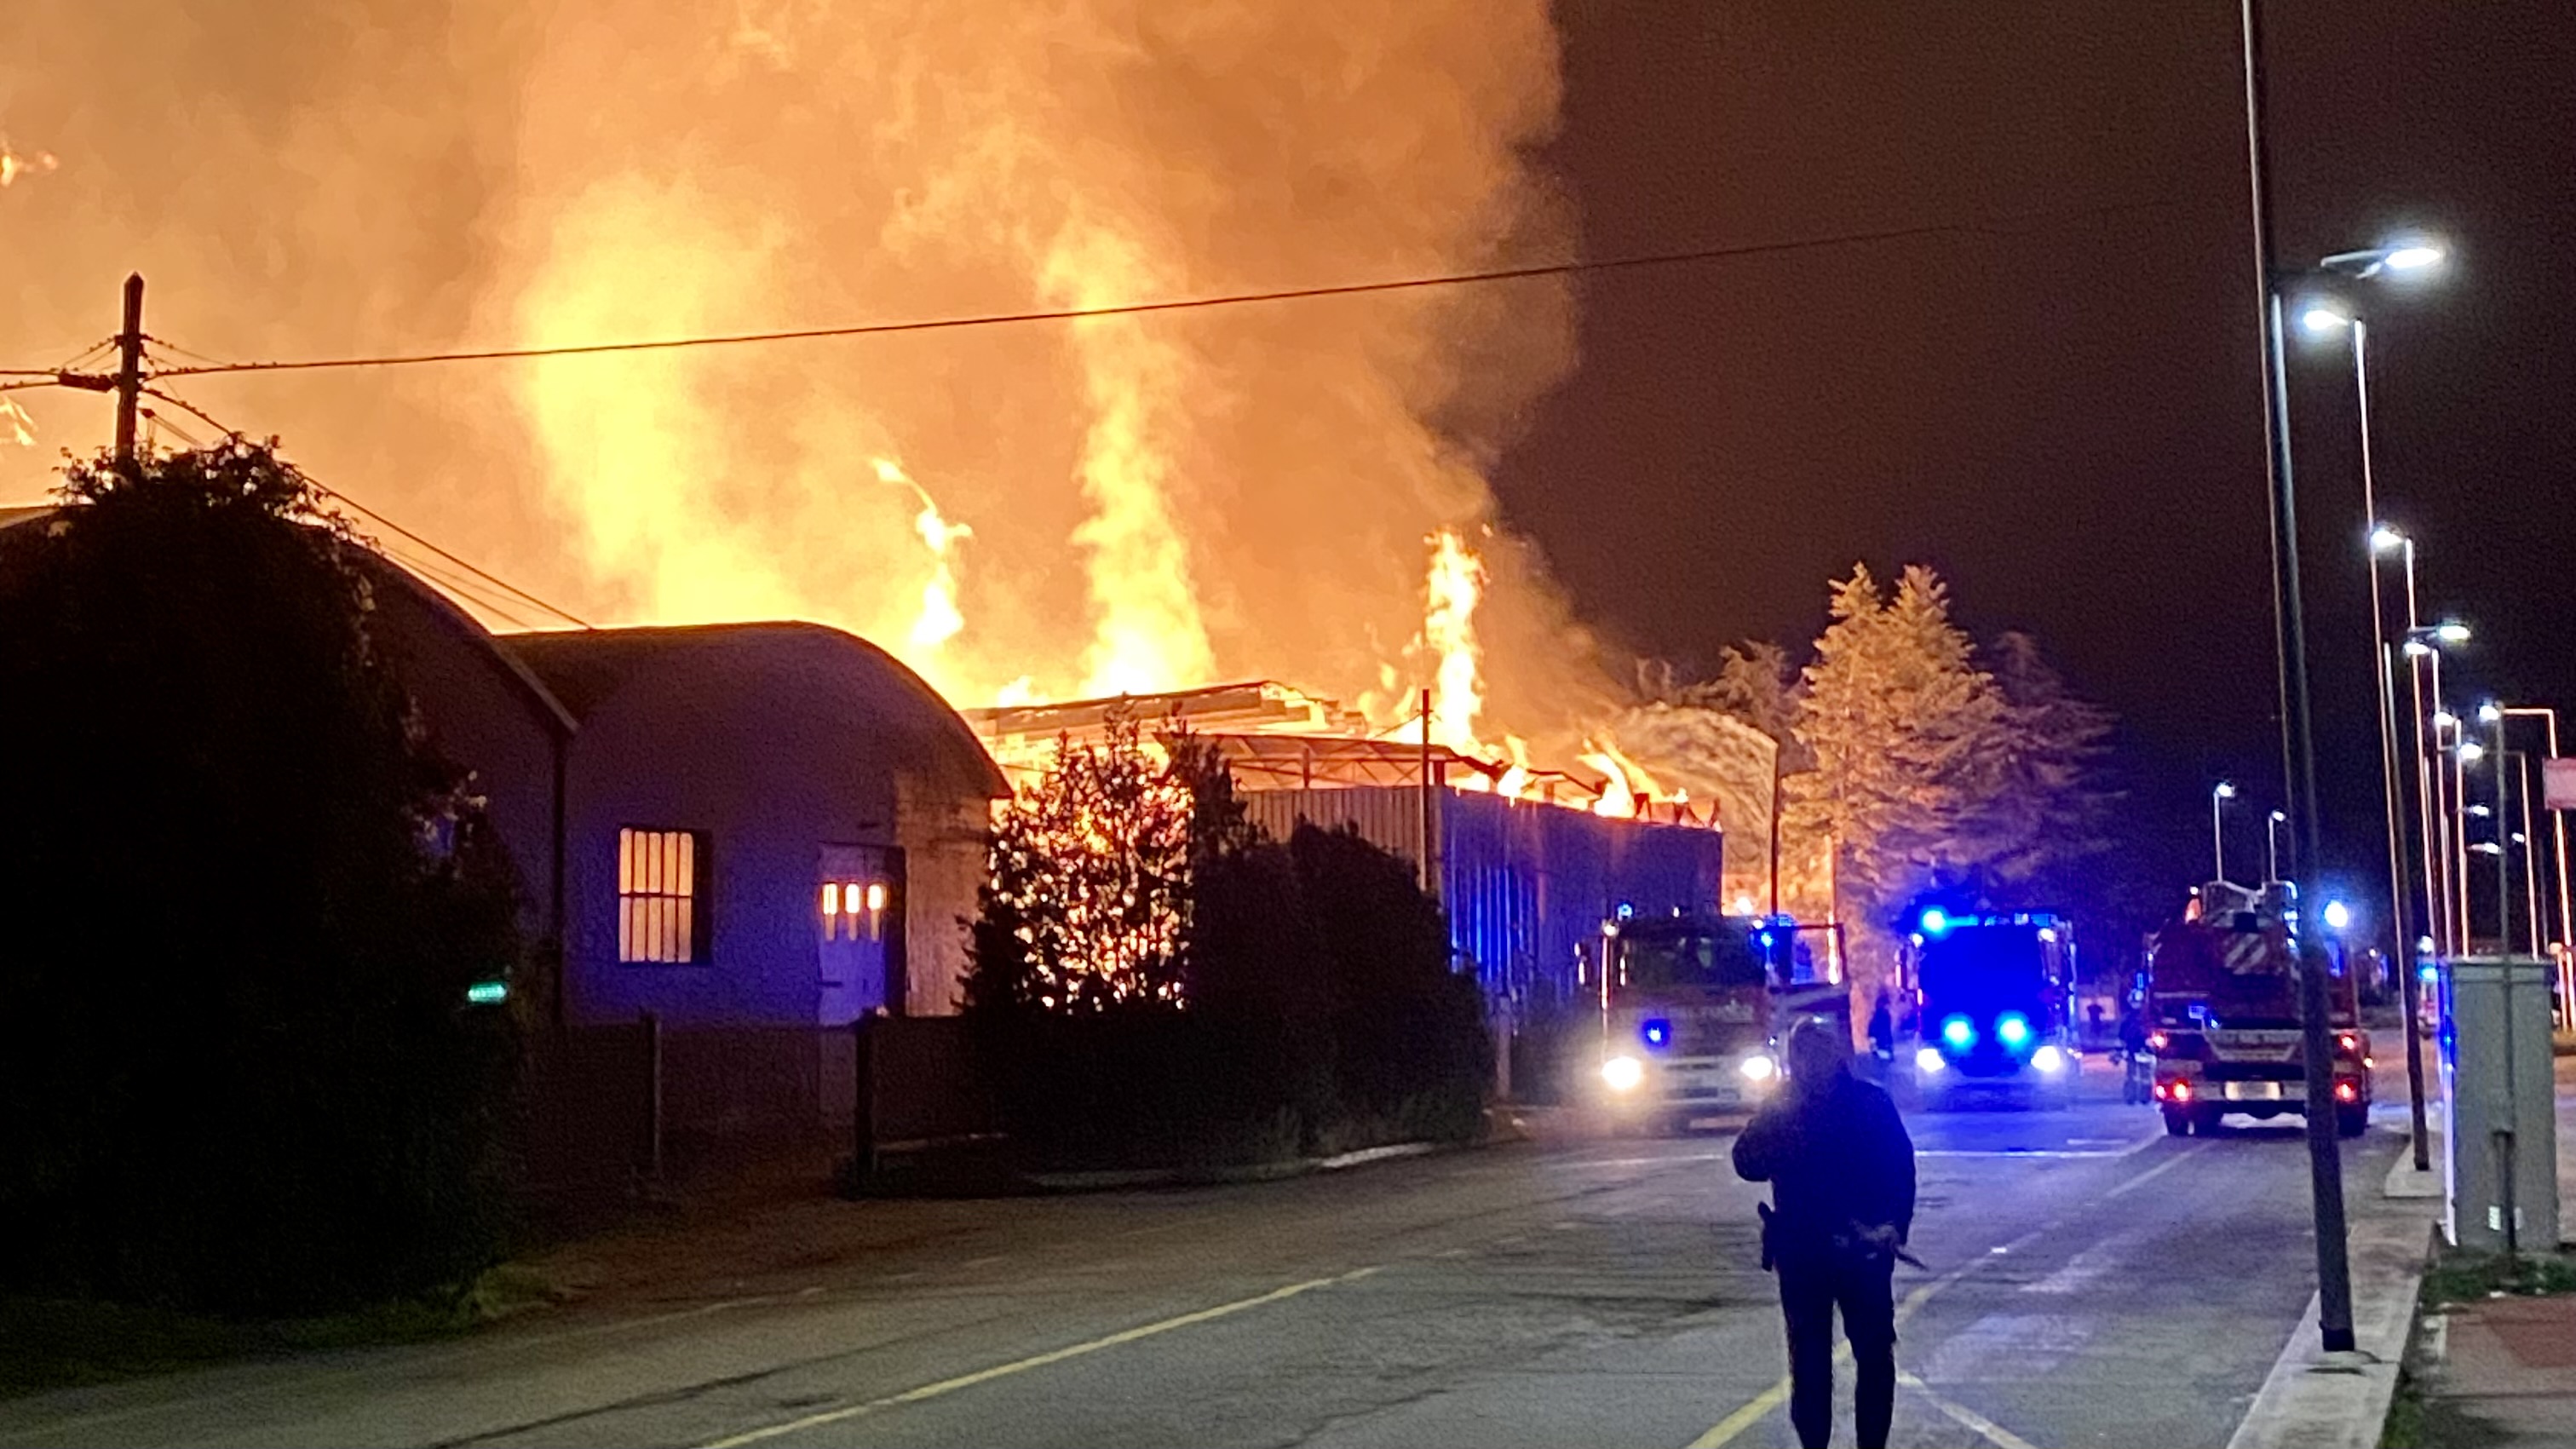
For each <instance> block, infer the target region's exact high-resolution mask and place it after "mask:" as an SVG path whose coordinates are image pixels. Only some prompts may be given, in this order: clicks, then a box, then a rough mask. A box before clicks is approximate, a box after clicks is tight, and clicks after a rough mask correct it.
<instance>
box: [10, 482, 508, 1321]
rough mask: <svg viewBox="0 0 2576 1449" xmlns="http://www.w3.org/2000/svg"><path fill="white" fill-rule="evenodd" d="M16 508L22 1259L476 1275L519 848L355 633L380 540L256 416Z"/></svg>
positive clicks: (254, 1305) (222, 1274) (295, 1290)
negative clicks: (215, 443)
mask: <svg viewBox="0 0 2576 1449" xmlns="http://www.w3.org/2000/svg"><path fill="white" fill-rule="evenodd" d="M64 491H65V494H66V496H67V503H68V506H67V507H66V508H65V509H64V510H63V511H62V512H61V513H60V514H59V515H57V516H56V518H55V519H54V520H53V521H52V522H51V523H49V524H46V525H41V526H39V525H22V526H21V527H19V528H17V529H13V530H10V531H9V533H8V534H6V535H0V545H5V546H4V547H0V699H5V700H7V701H8V705H7V707H6V708H0V757H5V758H7V759H10V760H12V761H16V762H33V761H42V762H43V765H42V767H41V768H30V767H28V765H27V764H25V763H21V764H19V765H17V766H15V767H13V768H12V769H10V770H8V771H7V772H5V775H4V776H0V819H5V820H6V821H7V822H8V828H7V830H6V831H5V832H0V918H5V919H7V920H8V921H9V922H10V923H11V927H10V932H9V938H8V946H7V948H6V950H5V953H0V999H5V1000H6V1001H7V1002H8V1003H9V1007H10V1009H9V1011H8V1014H7V1015H6V1017H5V1018H0V1101H5V1102H7V1104H8V1107H7V1110H6V1113H5V1115H0V1161H4V1162H6V1163H7V1164H8V1170H7V1171H6V1172H5V1173H0V1286H8V1287H14V1288H19V1289H26V1290H36V1291H43V1292H48V1293H57V1294H61V1293H70V1294H83V1295H94V1296H101V1297H107V1298H113V1299H118V1300H123V1301H128V1302H141V1303H149V1304H155V1305H161V1306H168V1307H180V1308H190V1309H203V1310H212V1311H217V1312H225V1313H237V1314H250V1313H287V1312H294V1313H304V1312H314V1311H320V1310H326V1309H331V1308H335V1307H341V1306H345V1305H350V1304H355V1303H360V1302H364V1301H367V1300H371V1299H377V1298H382V1297H387V1296H391V1295H398V1294H405V1293H410V1292H415V1291H419V1290H423V1289H426V1288H430V1287H434V1286H437V1285H441V1284H448V1283H455V1282H460V1281H462V1280H464V1279H466V1278H469V1277H470V1276H471V1275H472V1274H473V1272H474V1271H475V1270H476V1269H478V1268H480V1267H481V1266H483V1265H484V1264H485V1263H486V1262H487V1261H489V1259H490V1258H491V1256H492V1254H493V1250H494V1247H495V1244H496V1241H497V1238H496V1234H497V1229H498V1224H499V1218H498V1212H497V1208H498V1202H499V1199H498V1195H497V1182H496V1173H495V1162H494V1155H493V1142H494V1140H495V1129H496V1125H497V1123H496V1118H497V1115H498V1109H499V1106H500V1102H501V1094H502V1093H503V1091H504V1090H505V1089H506V1084H507V1080H508V1074H509V1069H510V1066H511V1063H512V1062H513V1061H514V1059H515V1043H514V1039H513V1037H512V1034H511V1032H510V1030H509V1026H508V1022H507V1020H506V1015H505V1013H502V1012H497V1011H492V1010H482V1009H478V1010H469V1009H468V1008H466V1007H465V1004H464V992H465V988H466V987H467V986H468V985H469V984H471V983H472V982H473V981H475V980H477V979H482V978H486V977H489V976H491V975H493V974H494V973H496V972H500V971H504V970H506V969H508V968H509V967H510V966H511V965H512V964H514V963H515V962H516V961H517V960H518V958H519V955H520V950H521V943H520V941H519V939H518V934H517V916H516V909H515V905H514V902H513V897H512V889H511V885H510V876H509V867H508V864H507V862H506V860H505V858H504V857H503V856H502V855H501V853H500V850H499V847H498V845H497V842H495V841H493V840H492V839H491V838H490V837H489V835H488V833H487V831H486V830H485V828H484V825H483V822H482V819H481V815H480V811H479V809H478V808H477V806H476V802H475V801H474V800H473V799H472V798H471V796H470V794H469V793H468V791H467V789H466V782H465V781H464V780H463V779H462V778H461V777H460V776H459V775H458V774H457V773H456V772H455V771H453V770H452V769H450V768H448V767H447V766H445V765H444V764H443V763H442V762H440V761H439V760H437V759H436V758H435V757H434V756H432V755H431V754H430V753H429V752H428V751H427V750H426V749H425V748H424V747H423V746H422V744H421V742H420V740H419V737H418V732H417V731H416V730H415V729H414V728H413V726H412V724H411V721H410V718H409V715H408V705H407V701H406V699H405V697H404V695H403V694H402V691H401V689H400V687H399V685H398V684H397V683H396V681H395V680H394V679H393V677H392V675H391V673H390V671H389V670H388V668H387V667H386V665H385V663H384V661H383V660H382V659H381V658H380V657H379V656H378V655H377V653H376V652H375V650H374V648H373V647H372V644H371V642H370V640H369V638H368V635H367V609H368V604H367V594H366V588H365V585H364V580H363V576H362V575H361V574H359V573H358V572H357V571H356V570H355V568H354V567H353V550H355V549H357V548H359V547H360V545H359V544H358V543H357V542H355V541H354V539H353V538H352V537H351V536H350V535H349V534H348V533H347V532H346V530H345V528H343V527H342V526H340V525H339V524H338V523H337V522H336V521H335V520H333V519H331V518H330V517H329V516H327V515H325V514H323V513H321V512H320V511H319V509H318V508H317V504H318V501H319V496H318V494H317V493H316V492H315V491H314V490H313V488H312V486H311V485H310V484H309V483H307V482H306V481H305V480H303V479H302V478H301V476H300V475H298V474H296V473H295V472H294V470H293V469H292V468H290V467H288V466H287V465H285V464H283V463H281V462H279V461H278V460H277V458H276V457H275V456H274V454H273V452H272V451H270V450H269V449H267V448H262V447H257V446H253V445H250V444H245V443H241V442H238V441H236V442H233V443H228V444H225V445H223V446H220V447H217V448H213V449H208V450H206V451H203V452H199V453H187V454H179V455H176V456H172V457H167V458H162V459H157V460H147V464H146V467H145V469H144V470H143V472H142V473H141V475H140V476H139V477H137V478H135V479H133V480H131V481H129V480H127V479H124V478H122V477H119V476H117V475H116V474H114V473H113V472H111V471H109V470H108V469H107V468H105V467H104V466H97V465H93V466H88V467H78V468H75V469H74V470H72V472H71V473H70V475H69V477H68V482H67V485H66V488H65V490H64Z"/></svg>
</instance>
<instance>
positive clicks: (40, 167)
mask: <svg viewBox="0 0 2576 1449" xmlns="http://www.w3.org/2000/svg"><path fill="white" fill-rule="evenodd" d="M60 164H61V163H60V162H57V161H56V160H54V158H53V157H52V156H51V155H50V154H48V153H46V152H43V151H13V150H11V149H9V138H8V137H7V136H0V188H6V187H7V186H8V185H9V184H10V183H11V182H14V181H16V180H17V179H18V178H19V177H21V176H40V175H43V174H44V173H45V172H48V171H51V170H53V169H54V168H55V167H56V166H58V165H60Z"/></svg>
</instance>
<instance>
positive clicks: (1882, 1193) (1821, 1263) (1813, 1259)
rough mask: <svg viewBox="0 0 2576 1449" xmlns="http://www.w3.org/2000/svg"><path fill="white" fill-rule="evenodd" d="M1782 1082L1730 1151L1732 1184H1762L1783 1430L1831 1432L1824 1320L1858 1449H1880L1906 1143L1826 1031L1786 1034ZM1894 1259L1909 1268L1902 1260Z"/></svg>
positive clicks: (1816, 1026)
mask: <svg viewBox="0 0 2576 1449" xmlns="http://www.w3.org/2000/svg"><path fill="white" fill-rule="evenodd" d="M1786 1055H1787V1057H1788V1068H1789V1070H1788V1080H1787V1083H1786V1084H1785V1090H1783V1091H1782V1092H1781V1093H1780V1094H1779V1095H1778V1096H1776V1097H1774V1098H1772V1099H1771V1101H1770V1102H1768V1103H1766V1104H1765V1105H1764V1106H1763V1108H1762V1110H1761V1111H1759V1112H1757V1113H1755V1114H1754V1117H1753V1120H1752V1121H1751V1122H1750V1123H1748V1124H1746V1126H1745V1129H1744V1132H1743V1135H1741V1136H1739V1137H1737V1138H1736V1139H1735V1171H1736V1175H1737V1176H1739V1177H1742V1178H1744V1179H1745V1180H1747V1181H1749V1182H1768V1183H1770V1184H1771V1197H1772V1202H1771V1203H1770V1204H1767V1205H1765V1206H1763V1207H1762V1208H1761V1209H1760V1211H1761V1214H1762V1265H1763V1266H1764V1267H1766V1268H1769V1269H1771V1270H1772V1271H1773V1272H1776V1273H1778V1274H1779V1275H1780V1314H1781V1317H1782V1318H1783V1319H1784V1320H1785V1321H1786V1323H1787V1326H1788V1334H1789V1422H1790V1423H1791V1424H1792V1425H1794V1426H1795V1427H1796V1429H1797V1431H1798V1442H1799V1443H1800V1444H1801V1445H1803V1446H1806V1449H1822V1446H1823V1445H1824V1444H1825V1443H1826V1441H1827V1440H1828V1439H1829V1438H1830V1437H1831V1435H1832V1433H1833V1423H1834V1313H1835V1310H1836V1309H1840V1310H1841V1312H1842V1320H1843V1336H1844V1337H1845V1338H1847V1339H1849V1340H1850V1341H1851V1348H1852V1361H1853V1364H1854V1366H1855V1370H1856V1374H1855V1376H1856V1378H1857V1379H1858V1388H1857V1390H1856V1392H1855V1395H1854V1404H1853V1412H1854V1417H1855V1418H1856V1419H1857V1420H1858V1422H1859V1427H1860V1443H1861V1449H1885V1446H1886V1444H1887V1431H1888V1424H1889V1421H1890V1420H1891V1419H1892V1418H1893V1417H1894V1414H1895V1410H1896V1290H1895V1284H1894V1277H1895V1271H1896V1259H1897V1258H1898V1256H1900V1255H1901V1254H1903V1253H1904V1249H1905V1241H1906V1238H1907V1236H1908V1235H1909V1234H1910V1233H1911V1232H1912V1230H1913V1226H1914V1142H1913V1139H1911V1138H1909V1137H1908V1136H1906V1133H1905V1124H1904V1122H1903V1121H1902V1120H1900V1119H1899V1118H1898V1117H1897V1115H1896V1104H1895V1103H1893V1102H1891V1101H1889V1100H1888V1096H1887V1093H1885V1092H1884V1091H1881V1090H1880V1089H1878V1088H1877V1087H1874V1086H1871V1085H1870V1084H1869V1083H1867V1082H1864V1081H1861V1080H1859V1079H1858V1078H1856V1077H1854V1076H1853V1075H1852V1074H1851V1070H1850V1056H1851V1047H1850V1042H1849V1038H1848V1035H1847V1034H1846V1033H1845V1032H1844V1031H1842V1030H1840V1029H1838V1028H1837V1027H1836V1026H1835V1025H1834V1024H1833V1023H1832V1022H1829V1021H1822V1020H1816V1019H1809V1020H1805V1021H1801V1022H1799V1023H1798V1024H1797V1026H1795V1027H1794V1028H1792V1029H1791V1030H1790V1033H1789V1042H1788V1050H1787V1052H1786ZM1908 1261H1911V1259H1910V1257H1909V1259H1908Z"/></svg>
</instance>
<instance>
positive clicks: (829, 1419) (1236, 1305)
mask: <svg viewBox="0 0 2576 1449" xmlns="http://www.w3.org/2000/svg"><path fill="white" fill-rule="evenodd" d="M1377 1271H1378V1270H1377V1269H1376V1268H1374V1267H1370V1268H1355V1269H1353V1270H1351V1271H1350V1272H1348V1273H1338V1274H1335V1275H1334V1276H1332V1277H1330V1278H1309V1279H1307V1280H1306V1281H1305V1282H1303V1283H1291V1284H1289V1285H1287V1286H1286V1287H1284V1288H1273V1289H1271V1290H1270V1291H1269V1292H1267V1293H1258V1294H1255V1295H1253V1296H1252V1297H1250V1298H1238V1299H1236V1300H1235V1301H1233V1302H1232V1303H1220V1304H1218V1305H1216V1306H1215V1307H1213V1308H1202V1309H1199V1310H1198V1311H1197V1312H1195V1313H1184V1314H1181V1315H1179V1316H1178V1317H1174V1318H1165V1319H1161V1320H1159V1321H1157V1322H1154V1323H1147V1324H1140V1325H1139V1326H1137V1327H1135V1328H1128V1329H1121V1330H1120V1331H1118V1332H1116V1333H1112V1334H1105V1335H1103V1336H1101V1337H1099V1338H1094V1339H1089V1340H1086V1341H1085V1342H1082V1343H1076V1344H1070V1345H1068V1346H1066V1347H1064V1348H1059V1349H1051V1350H1049V1351H1048V1352H1045V1353H1041V1354H1032V1355H1031V1356H1029V1357H1027V1358H1023V1359H1014V1360H1013V1361H1011V1362H1009V1363H1003V1364H995V1365H993V1366H992V1367H990V1368H981V1369H977V1370H975V1371H974V1372H972V1373H965V1374H959V1375H958V1376H956V1377H955V1378H948V1379H941V1380H939V1381H938V1382H937V1383H929V1384H923V1385H921V1386H920V1387H918V1388H911V1389H906V1390H904V1391H903V1392H902V1393H899V1394H888V1395H886V1396H885V1397H883V1398H880V1399H870V1400H868V1401H867V1402H865V1403H861V1404H849V1405H845V1406H844V1407H841V1408H838V1409H828V1410H825V1411H824V1412H822V1413H819V1414H808V1415H806V1416H804V1417H803V1418H801V1419H789V1420H787V1421H785V1422H784V1423H778V1424H769V1425H765V1426H763V1427H761V1428H758V1429H749V1430H745V1431H744V1432H742V1433H740V1434H734V1435H729V1436H727V1437H725V1438H722V1439H717V1440H713V1441H711V1442H709V1443H708V1444H706V1445H705V1446H704V1449H742V1446H743V1445H746V1444H758V1443H761V1442H763V1441H764V1440H769V1439H775V1438H778V1437H779V1436H781V1435H784V1434H794V1433H797V1432H800V1431H802V1430H806V1429H814V1428H820V1427H821V1426H823V1425H825V1424H839V1423H843V1422H846V1421H848V1420H851V1419H856V1418H859V1417H860V1416H862V1415H866V1414H873V1413H876V1412H877V1411H879V1410H881V1409H892V1408H900V1407H902V1406H903V1405H906V1404H918V1403H922V1402H924V1401H925V1400H929V1399H936V1398H942V1397H945V1396H946V1395H949V1394H953V1393H956V1392H957V1391H958V1390H960V1389H971V1388H973V1387H975V1386H976V1385H977V1384H986V1383H991V1382H992V1381H993V1380H995V1379H1005V1378H1009V1377H1011V1376H1012V1375H1014V1374H1024V1373H1027V1372H1028V1371H1029V1370H1031V1369H1040V1368H1045V1367H1046V1366H1048V1365H1049V1364H1058V1363H1063V1362H1064V1361H1065V1360H1067V1359H1075V1358H1081V1357H1083V1356H1084V1355H1086V1354H1094V1353H1098V1352H1100V1351H1101V1350H1102V1349H1108V1348H1116V1347H1118V1346H1119V1345H1121V1344H1127V1343H1134V1342H1136V1341H1137V1340H1139V1339H1146V1338H1152V1337H1155V1336H1156V1335H1158V1334H1165V1333H1170V1332H1173V1331H1174V1330H1176V1329H1183V1328H1193V1327H1196V1326H1197V1325H1199V1324H1202V1323H1212V1322H1214V1321H1215V1320H1217V1319H1220V1318H1227V1317H1231V1316H1232V1315H1234V1314H1237V1313H1241V1312H1244V1311H1245V1310H1247V1309H1253V1308H1261V1307H1265V1306H1267V1305H1269V1304H1272V1303H1279V1302H1283V1301H1285V1300H1287V1299H1290V1298H1294V1297H1296V1296H1298V1295H1299V1294H1301V1293H1312V1292H1314V1291H1315V1290H1316V1289H1318V1288H1333V1287H1338V1286H1340V1285H1342V1284H1344V1283H1356V1282H1358V1281H1359V1280H1360V1279H1362V1278H1366V1277H1368V1276H1370V1275H1371V1274H1373V1273H1375V1272H1377Z"/></svg>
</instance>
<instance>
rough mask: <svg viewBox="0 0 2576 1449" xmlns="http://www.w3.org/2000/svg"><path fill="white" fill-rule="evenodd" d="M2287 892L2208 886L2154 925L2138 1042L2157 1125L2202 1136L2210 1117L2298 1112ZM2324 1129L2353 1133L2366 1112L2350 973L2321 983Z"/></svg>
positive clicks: (2300, 1089) (2300, 1086) (2303, 1093)
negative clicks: (2147, 1062)
mask: <svg viewBox="0 0 2576 1449" xmlns="http://www.w3.org/2000/svg"><path fill="white" fill-rule="evenodd" d="M2290 902H2291V895H2290V887H2289V886H2288V885H2287V884H2285V883H2279V882H2276V883H2274V884H2272V885H2269V886H2266V887H2264V888H2262V889H2260V890H2255V889H2249V888H2247V887H2244V886H2237V885H2230V884H2227V883H2225V882H2213V883H2212V884H2209V885H2206V886H2203V887H2201V889H2200V893H2199V895H2198V896H2197V897H2196V898H2195V899H2194V901H2193V904H2192V908H2191V909H2190V910H2189V911H2187V912H2186V913H2185V915H2184V918H2183V919H2182V920H2181V921H2178V922H2176V923H2175V924H2173V925H2171V926H2167V927H2166V928H2165V929H2164V930H2163V931H2162V932H2160V933H2159V934H2158V935H2157V937H2156V941H2155V946H2154V949H2153V950H2152V951H2151V952H2150V953H2149V955H2148V962H2147V1000H2146V1013H2147V1024H2148V1035H2147V1047H2148V1049H2149V1050H2150V1051H2152V1052H2154V1053H2155V1058H2156V1077H2155V1087H2154V1095H2155V1101H2156V1104H2157V1105H2158V1106H2159V1107H2161V1108H2163V1110H2164V1118H2165V1130H2166V1131H2167V1132H2170V1133H2172V1134H2173V1135H2175V1136H2177V1137H2180V1136H2182V1135H2183V1134H2185V1133H2187V1132H2195V1131H2196V1132H2199V1133H2201V1134H2202V1135H2204V1136H2205V1135H2207V1134H2209V1133H2211V1132H2214V1131H2216V1130H2217V1127H2218V1124H2219V1119H2221V1118H2223V1117H2225V1116H2227V1115H2228V1114H2229V1113H2231V1112H2233V1113H2241V1114H2243V1115H2246V1116H2249V1117H2254V1118H2257V1119H2264V1118H2271V1117H2277V1116H2279V1115H2281V1114H2282V1113H2284V1112H2300V1113H2304V1112H2305V1111H2306V1110H2307V1072H2306V1055H2307V1054H2306V1049H2305V1036H2304V1034H2303V1033H2302V1031H2301V1029H2300V1012H2299V962H2298V941H2297V937H2296V935H2295V934H2294V932H2295V930H2296V925H2297V915H2298V913H2297V911H2296V909H2295V908H2294V907H2293V906H2292V905H2291V904H2290ZM2326 1020H2327V1023H2328V1025H2329V1026H2330V1027H2331V1028H2332V1030H2333V1033H2334V1065H2333V1073H2334V1086H2333V1089H2332V1090H2333V1095H2334V1104H2335V1127H2336V1130H2337V1131H2339V1132H2341V1133H2342V1134H2343V1135H2344V1136H2346V1137H2358V1136H2360V1135H2361V1133H2362V1129H2363V1128H2364V1127H2365V1126H2366V1125H2367V1124H2368V1122H2369V1119H2370V1068H2371V1065H2372V1063H2371V1056H2370V1037H2369V1035H2368V1034H2367V1033H2366V1032H2364V1031H2363V1030H2362V1029H2361V1002H2360V997H2359V993H2358V991H2357V989H2356V984H2355V982H2354V980H2353V977H2352V974H2351V973H2350V971H2349V970H2340V971H2338V972H2337V973H2336V974H2335V975H2333V976H2332V977H2331V978H2329V982H2328V986H2327V1007H2326Z"/></svg>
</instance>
